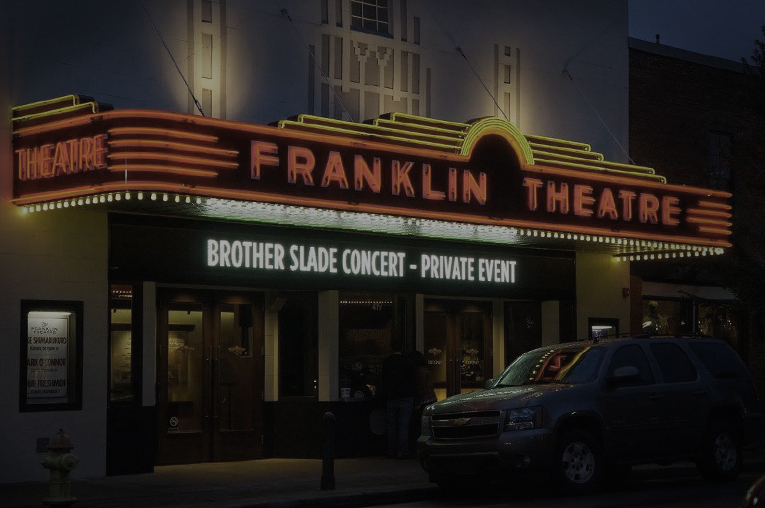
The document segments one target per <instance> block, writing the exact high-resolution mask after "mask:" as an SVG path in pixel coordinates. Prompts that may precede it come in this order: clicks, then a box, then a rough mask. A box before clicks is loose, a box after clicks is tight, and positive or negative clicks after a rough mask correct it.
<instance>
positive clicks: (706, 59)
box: [629, 39, 765, 394]
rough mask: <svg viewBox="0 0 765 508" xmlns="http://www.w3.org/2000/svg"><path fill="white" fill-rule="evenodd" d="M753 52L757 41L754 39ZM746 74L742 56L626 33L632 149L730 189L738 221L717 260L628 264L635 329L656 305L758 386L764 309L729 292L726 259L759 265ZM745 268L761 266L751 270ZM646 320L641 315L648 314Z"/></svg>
mask: <svg viewBox="0 0 765 508" xmlns="http://www.w3.org/2000/svg"><path fill="white" fill-rule="evenodd" d="M752 48H753V49H754V44H753V45H752ZM752 79H753V78H752V77H751V76H749V75H747V74H746V73H745V72H744V66H743V64H742V63H741V62H733V61H730V60H724V59H721V58H716V57H710V56H706V55H700V54H698V53H693V52H689V51H685V50H681V49H677V48H673V47H668V46H665V45H662V44H658V43H652V42H647V41H641V40H636V39H630V116H629V118H630V136H629V137H630V141H629V146H630V155H631V157H632V159H633V161H634V162H635V163H636V164H643V165H647V166H651V167H653V168H655V169H656V171H657V172H658V173H659V174H662V175H664V176H666V177H667V178H668V179H669V180H671V181H673V182H683V183H686V184H688V185H696V186H699V187H708V188H712V189H722V190H727V191H729V192H731V193H732V194H733V197H734V199H733V202H732V204H733V210H732V211H731V213H730V214H729V215H726V216H721V217H722V218H723V219H724V221H726V222H732V223H733V224H735V227H734V229H733V232H734V236H733V237H732V239H733V243H734V244H735V245H736V249H737V250H738V252H739V255H738V257H735V256H734V255H733V252H730V253H728V254H726V255H724V256H722V257H721V258H715V259H709V260H696V261H695V262H693V263H688V262H687V261H684V262H683V261H679V262H669V263H663V264H656V263H644V262H635V263H633V264H632V268H631V271H632V274H633V275H634V276H635V277H634V281H633V286H636V287H641V286H642V290H641V291H637V292H638V293H640V294H642V301H641V302H639V304H638V305H635V306H634V307H633V321H632V323H633V325H632V328H633V330H634V329H635V328H636V327H637V325H638V323H640V321H641V319H642V316H644V315H647V314H648V313H649V304H650V302H656V303H658V312H659V314H660V315H661V316H662V322H663V326H666V328H667V330H668V331H670V332H682V333H703V334H707V335H713V336H716V337H721V338H724V339H726V340H728V342H730V344H731V345H732V346H733V347H735V348H736V349H737V350H738V351H739V353H740V354H741V356H742V357H743V358H744V359H745V360H746V361H747V363H748V364H749V366H750V369H751V370H752V371H753V374H754V375H755V378H756V379H757V382H758V388H759V391H760V394H763V393H765V368H763V365H765V341H763V337H764V336H765V326H764V324H763V315H762V309H758V308H757V305H756V304H753V303H754V302H749V301H746V298H745V297H744V301H742V300H741V298H740V297H739V296H738V295H736V294H734V293H733V292H732V291H731V290H730V289H726V288H725V285H726V280H725V278H726V276H727V275H728V274H729V273H731V270H730V266H729V265H732V264H735V263H742V262H744V261H743V260H745V259H748V260H749V263H752V264H758V263H759V265H760V267H762V266H765V257H764V256H763V252H762V246H763V240H762V239H763V233H764V232H765V231H763V223H762V220H761V217H760V216H761V215H762V210H763V209H765V192H764V187H763V177H762V175H763V174H765V151H763V149H762V133H763V132H765V116H763V112H762V111H758V110H757V108H756V107H754V102H753V98H752V95H751V93H750V92H751V91H752ZM751 273H752V274H756V273H758V270H757V269H756V268H754V267H752V269H751ZM645 322H646V323H648V320H647V321H645Z"/></svg>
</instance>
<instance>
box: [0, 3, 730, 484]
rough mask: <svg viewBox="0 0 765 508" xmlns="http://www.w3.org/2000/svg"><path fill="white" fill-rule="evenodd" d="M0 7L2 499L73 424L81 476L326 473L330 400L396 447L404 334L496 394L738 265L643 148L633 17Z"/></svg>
mask: <svg viewBox="0 0 765 508" xmlns="http://www.w3.org/2000/svg"><path fill="white" fill-rule="evenodd" d="M3 8H4V9H7V10H8V15H5V16H0V34H2V35H0V37H3V39H2V47H3V48H6V50H5V51H4V52H3V54H2V57H1V58H2V60H0V68H1V69H2V70H3V72H2V75H3V76H5V77H4V78H3V80H2V82H1V83H0V104H2V107H3V110H4V111H6V113H7V116H6V118H7V121H6V122H2V126H1V127H0V129H1V130H2V131H1V132H2V133H3V134H4V136H3V138H4V139H6V140H12V141H10V142H7V143H6V144H4V145H2V146H0V157H1V158H0V175H2V176H1V177H0V178H2V180H0V189H2V200H0V232H1V233H2V238H3V242H2V246H1V247H0V259H2V262H3V266H4V267H5V268H4V270H3V271H2V273H1V274H0V277H1V279H0V316H2V318H3V319H2V321H0V322H2V323H3V324H2V325H0V330H1V331H2V337H3V339H2V341H1V342H0V366H1V367H2V368H1V369H0V429H1V430H2V431H3V432H2V435H3V436H4V438H3V442H2V443H0V444H2V446H3V447H4V449H5V450H6V454H5V456H6V457H7V459H8V460H7V461H6V464H7V465H6V466H2V467H0V482H17V481H28V480H38V479H42V478H44V477H45V473H46V472H45V470H44V469H42V468H41V467H40V465H39V463H40V458H41V456H42V454H44V453H45V452H46V450H45V445H46V443H47V439H48V438H49V437H50V436H52V435H53V434H54V433H55V432H56V431H57V430H58V429H60V428H62V429H64V430H65V431H66V432H67V433H68V434H69V435H70V436H71V437H72V439H73V441H74V443H75V446H76V448H75V451H74V453H75V454H76V455H78V456H79V457H80V465H79V466H78V468H77V470H75V472H74V476H79V477H92V476H102V475H105V474H121V473H135V472H147V471H151V470H152V469H153V467H154V466H155V465H158V464H173V463H184V462H203V461H219V460H241V459H257V458H261V457H274V456H276V457H294V456H302V457H306V456H308V457H313V456H318V453H319V449H320V448H319V447H320V436H321V433H320V430H321V429H320V421H321V416H322V415H323V414H324V412H326V411H332V412H334V413H335V414H336V415H337V416H338V445H337V447H338V454H339V455H341V456H350V455H373V454H378V453H379V454H381V453H382V450H383V449H384V448H383V446H382V445H383V442H384V436H383V433H384V431H383V428H384V425H383V423H382V413H381V409H380V399H379V397H378V396H377V395H378V390H379V389H380V386H379V373H380V365H381V362H382V359H383V358H384V357H385V356H386V355H387V354H388V352H389V346H390V343H391V341H393V340H401V341H403V343H404V344H405V348H406V350H407V351H412V350H415V349H416V350H419V351H421V352H423V353H424V354H425V355H426V357H427V359H428V364H429V365H430V368H431V370H432V373H433V376H434V379H435V381H436V385H437V391H438V395H439V397H440V398H443V397H445V396H448V395H451V394H455V393H461V392H464V391H467V390H475V389H480V388H481V387H482V386H483V384H484V382H485V381H486V380H487V379H489V378H491V377H492V376H494V375H496V374H498V373H499V372H500V371H501V369H502V368H503V367H504V365H506V364H507V363H508V362H509V361H511V360H512V359H513V358H514V357H515V356H516V355H517V354H518V353H520V352H522V351H524V350H526V349H529V348H531V347H535V346H538V345H542V344H548V343H557V342H562V341H569V340H577V339H582V338H587V337H592V336H593V335H597V334H611V333H627V332H631V331H632V332H634V331H636V330H634V329H633V328H634V327H633V326H631V324H630V301H631V298H630V297H631V295H630V263H631V262H630V257H632V259H639V260H643V259H646V258H649V260H654V261H656V262H657V263H658V262H661V260H663V259H665V258H671V257H672V256H677V257H683V258H684V257H687V256H696V255H699V256H701V255H705V256H706V255H709V256H712V257H716V255H717V254H719V253H721V252H723V251H724V250H725V249H726V248H728V247H730V242H729V239H730V230H729V226H726V225H724V224H723V225H721V226H718V227H715V228H705V227H703V226H701V225H700V223H699V221H698V220H694V219H693V218H694V217H696V219H698V217H700V216H705V215H709V214H710V213H711V214H712V215H714V213H716V212H717V211H719V210H728V208H729V204H728V202H729V200H730V197H731V195H730V193H728V192H727V191H724V190H715V189H708V188H704V186H695V187H692V186H685V185H678V184H679V183H681V182H678V181H674V182H672V181H671V182H669V183H668V182H667V179H666V178H665V177H664V176H663V175H661V173H659V174H657V173H656V171H654V170H653V169H652V168H651V167H648V166H643V165H636V164H632V163H630V162H629V160H628V157H627V155H626V153H625V147H626V146H627V141H628V139H627V128H628V75H629V53H628V48H627V45H626V41H627V6H626V2H607V3H606V2H597V1H584V2H576V3H573V4H572V3H571V2H563V1H561V2H546V3H545V6H544V7H539V6H533V5H530V4H528V3H524V2H507V1H487V2H481V4H480V8H477V7H476V6H475V5H470V4H466V3H465V2H458V1H453V2H452V1H447V2H444V1H439V2H429V1H414V0H390V1H388V2H384V1H370V0H324V1H320V2H314V1H291V2H283V5H281V4H279V3H278V2H244V1H232V0H227V1H225V2H223V1H221V2H211V1H208V0H188V1H180V0H176V1H171V2H162V3H161V5H159V4H155V3H151V4H149V3H148V2H138V3H136V2H112V3H110V4H108V5H107V4H104V3H103V2H94V1H93V2H91V1H85V2H78V3H77V5H76V6H71V5H67V6H64V5H60V4H59V3H58V2H42V3H40V2H38V3H35V4H34V5H30V4H29V3H27V2H22V1H11V2H6V3H5V4H4V5H3ZM468 19H469V20H470V22H469V23H467V22H466V20H468ZM572 20H576V22H572ZM80 94H81V95H80ZM471 119H474V120H471ZM724 213H727V212H724ZM633 296H634V295H633ZM8 464H14V467H13V468H11V467H10V466H9V465H8Z"/></svg>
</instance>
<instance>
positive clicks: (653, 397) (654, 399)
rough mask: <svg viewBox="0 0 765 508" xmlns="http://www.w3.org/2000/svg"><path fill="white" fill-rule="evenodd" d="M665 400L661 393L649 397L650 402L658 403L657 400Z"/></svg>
mask: <svg viewBox="0 0 765 508" xmlns="http://www.w3.org/2000/svg"><path fill="white" fill-rule="evenodd" d="M663 398H664V395H662V394H661V393H652V394H651V395H649V396H648V400H651V401H656V400H662V399H663Z"/></svg>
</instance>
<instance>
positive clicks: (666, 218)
mask: <svg viewBox="0 0 765 508" xmlns="http://www.w3.org/2000/svg"><path fill="white" fill-rule="evenodd" d="M678 203H680V199H679V198H676V197H673V196H664V197H663V198H662V199H661V223H662V224H666V225H667V226H677V225H678V224H680V220H679V219H678V218H677V217H676V215H678V214H679V213H680V212H681V211H682V210H681V209H680V207H679V206H677V205H678Z"/></svg>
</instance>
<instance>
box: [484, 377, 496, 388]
mask: <svg viewBox="0 0 765 508" xmlns="http://www.w3.org/2000/svg"><path fill="white" fill-rule="evenodd" d="M495 381H496V379H487V380H486V382H485V383H484V384H483V387H484V388H485V389H486V390H491V389H492V388H494V382H495Z"/></svg>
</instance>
